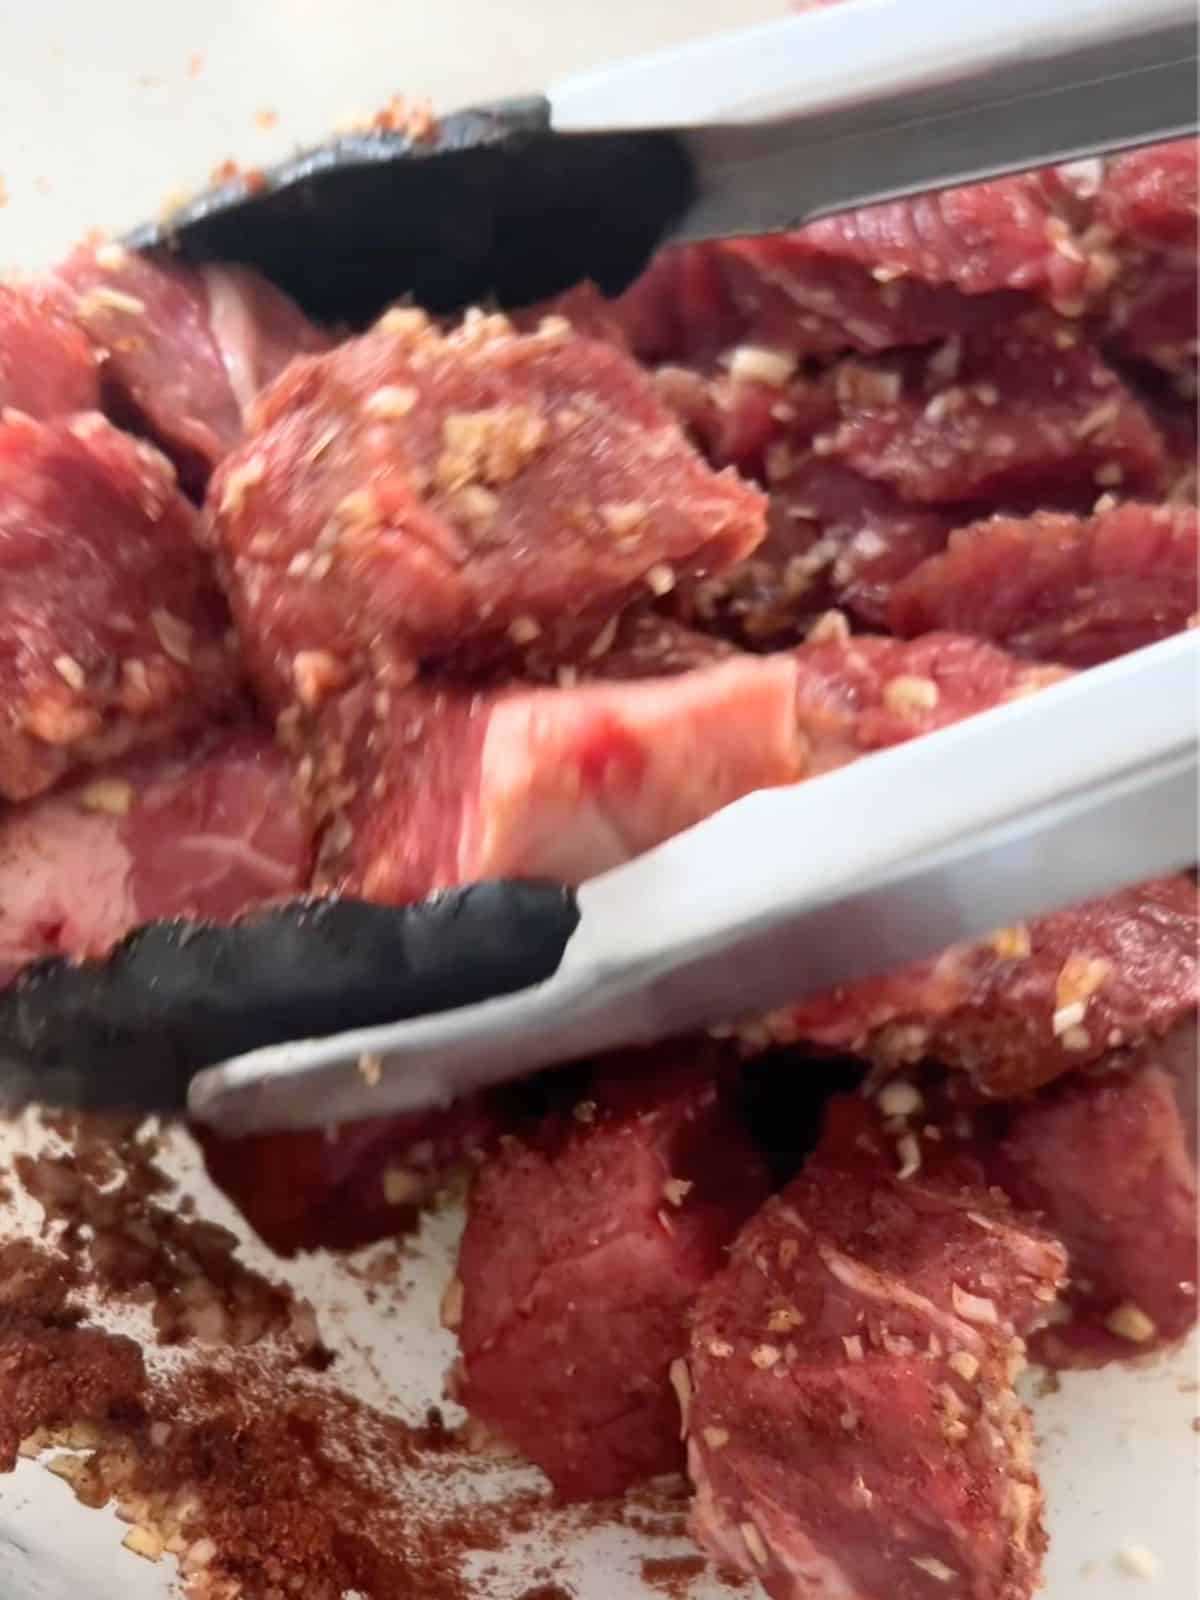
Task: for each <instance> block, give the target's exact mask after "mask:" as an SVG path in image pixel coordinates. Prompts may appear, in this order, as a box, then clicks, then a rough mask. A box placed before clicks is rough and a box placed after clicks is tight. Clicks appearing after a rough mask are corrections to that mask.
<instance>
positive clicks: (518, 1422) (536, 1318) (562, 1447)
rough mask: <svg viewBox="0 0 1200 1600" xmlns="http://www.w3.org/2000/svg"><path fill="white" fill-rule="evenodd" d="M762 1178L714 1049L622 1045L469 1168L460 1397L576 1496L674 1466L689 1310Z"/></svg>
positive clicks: (678, 1454)
mask: <svg viewBox="0 0 1200 1600" xmlns="http://www.w3.org/2000/svg"><path fill="white" fill-rule="evenodd" d="M698 1057H699V1059H697V1058H698ZM767 1187H768V1186H767V1178H766V1173H765V1170H764V1168H763V1166H762V1164H761V1162H760V1160H759V1158H758V1156H757V1155H756V1154H755V1152H754V1151H753V1150H752V1148H751V1146H750V1144H749V1141H748V1140H747V1138H746V1136H745V1134H744V1133H743V1132H742V1130H741V1128H740V1126H739V1124H738V1123H737V1121H736V1119H735V1118H734V1116H733V1114H732V1112H731V1110H730V1109H729V1106H728V1104H727V1102H726V1100H725V1097H724V1094H723V1092H722V1091H721V1089H720V1088H719V1087H718V1083H717V1080H716V1078H715V1077H714V1075H713V1057H712V1055H711V1053H709V1052H706V1050H705V1047H704V1046H696V1045H695V1044H691V1045H673V1046H664V1047H662V1048H661V1049H660V1050H658V1051H657V1052H655V1053H654V1054H652V1055H648V1056H647V1055H631V1056H628V1057H624V1058H615V1060H614V1063H613V1064H611V1065H607V1066H606V1067H605V1068H604V1069H602V1070H600V1071H599V1072H598V1073H597V1074H596V1076H595V1079H594V1081H593V1082H592V1083H591V1084H590V1086H589V1087H588V1088H587V1090H586V1093H585V1094H584V1096H583V1097H582V1098H581V1099H580V1100H579V1102H578V1103H577V1104H576V1105H575V1107H574V1109H573V1111H568V1112H566V1113H563V1114H560V1115H553V1116H551V1117H550V1118H548V1119H547V1120H546V1121H545V1122H544V1123H543V1124H542V1125H541V1126H540V1127H539V1128H538V1129H537V1130H536V1132H534V1133H533V1134H531V1135H530V1136H529V1137H528V1138H523V1139H513V1140H510V1141H506V1142H505V1144H504V1145H503V1147H502V1148H501V1150H500V1152H499V1154H498V1155H497V1156H496V1158H495V1159H494V1160H493V1161H491V1162H489V1163H488V1164H487V1165H486V1166H485V1167H484V1168H483V1169H482V1171H481V1172H480V1173H479V1175H478V1176H477V1178H476V1179H475V1184H474V1188H473V1191H472V1194H471V1199H470V1205H469V1209H468V1214H467V1227H466V1232H465V1233H464V1235H463V1240H462V1247H461V1250H460V1254H459V1263H458V1280H457V1282H456V1283H454V1284H452V1286H451V1292H450V1294H448V1296H447V1300H446V1311H447V1318H446V1320H447V1321H448V1322H450V1323H451V1324H453V1325H456V1326H457V1327H458V1330H459V1345H460V1350H461V1355H462V1360H461V1364H460V1369H459V1373H458V1380H457V1384H456V1392H457V1395H458V1398H459V1399H460V1400H461V1401H462V1403H463V1404H464V1405H465V1406H466V1407H467V1409H468V1410H469V1411H470V1412H471V1413H472V1414H473V1415H474V1416H476V1417H479V1418H480V1419H482V1420H483V1421H484V1422H485V1423H488V1424H490V1425H491V1426H492V1427H493V1428H495V1429H496V1430H497V1431H498V1432H499V1433H501V1434H502V1435H504V1436H505V1437H506V1438H507V1439H508V1440H509V1441H510V1442H511V1443H513V1444H515V1445H516V1446H517V1447H518V1448H519V1449H520V1450H521V1451H523V1453H524V1454H525V1455H527V1456H528V1457H529V1458H530V1459H531V1460H533V1461H534V1462H536V1463H537V1465H538V1466H540V1467H541V1468H542V1470H543V1471H544V1472H545V1473H546V1474H547V1476H548V1477H549V1478H550V1480H551V1482H552V1483H553V1484H554V1487H555V1489H556V1490H557V1492H558V1494H559V1495H560V1496H562V1497H563V1498H564V1499H568V1500H576V1499H588V1498H593V1497H605V1496H608V1495H614V1494H619V1493H620V1492H621V1490H623V1489H624V1488H626V1487H627V1486H628V1485H629V1484H631V1483H634V1482H637V1481H638V1480H639V1479H641V1478H645V1477H649V1476H652V1475H654V1474H658V1473H663V1472H671V1471H678V1470H680V1469H681V1468H682V1466H683V1446H682V1444H681V1442H680V1431H679V1411H678V1406H677V1404H676V1400H675V1397H674V1395H673V1394H672V1391H671V1386H670V1381H669V1377H668V1372H669V1368H670V1365H671V1362H672V1361H673V1360H674V1359H675V1358H677V1357H679V1356H680V1355H681V1354H682V1353H683V1349H684V1340H685V1335H684V1327H683V1317H684V1313H685V1311H686V1309H687V1307H688V1305H689V1304H690V1302H691V1300H692V1298H693V1296H694V1295H695V1294H696V1291H697V1290H698V1289H699V1288H700V1287H701V1285H702V1284H703V1283H704V1282H705V1281H706V1280H707V1279H708V1278H709V1277H710V1276H711V1275H712V1273H714V1272H715V1271H716V1270H717V1269H718V1268H719V1267H720V1266H721V1264H722V1262H723V1260H724V1252H725V1246H726V1245H727V1244H728V1243H729V1240H730V1239H731V1238H732V1237H733V1235H734V1233H735V1232H736V1231H737V1229H738V1228H739V1227H740V1225H741V1224H742V1223H743V1222H744V1221H745V1219H746V1218H747V1216H749V1215H750V1214H751V1212H753V1211H754V1210H755V1208H756V1207H757V1206H758V1205H759V1204H760V1203H761V1202H762V1200H763V1199H764V1198H765V1197H766V1194H767Z"/></svg>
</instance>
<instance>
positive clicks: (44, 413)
mask: <svg viewBox="0 0 1200 1600" xmlns="http://www.w3.org/2000/svg"><path fill="white" fill-rule="evenodd" d="M99 404H100V379H99V375H98V373H97V371H96V358H95V356H94V355H93V354H92V348H91V346H90V345H89V344H88V342H87V340H86V339H85V338H84V336H83V334H82V333H81V332H80V331H79V329H78V328H77V327H76V326H75V324H74V323H73V322H72V321H71V320H70V319H69V318H68V317H67V316H66V315H65V314H64V313H63V311H62V310H61V309H60V307H59V306H58V305H57V304H56V302H55V301H54V299H53V298H52V297H51V296H49V295H46V294H43V293H41V292H40V291H38V290H36V289H32V288H24V287H17V286H13V285H9V284H3V283H0V411H3V410H4V409H6V408H7V407H9V406H11V407H13V409H14V410H17V411H23V412H25V414H26V415H27V416H30V417H37V418H39V419H42V420H44V419H45V418H47V417H58V416H64V415H67V414H69V413H70V412H73V411H94V410H95V409H96V407H97V406H98V405H99Z"/></svg>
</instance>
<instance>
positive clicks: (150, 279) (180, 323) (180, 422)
mask: <svg viewBox="0 0 1200 1600" xmlns="http://www.w3.org/2000/svg"><path fill="white" fill-rule="evenodd" d="M55 280H56V284H57V286H58V287H59V290H60V292H63V293H64V304H65V307H66V309H68V310H69V311H70V312H71V313H72V314H73V315H74V317H75V319H76V321H77V322H78V323H79V325H80V327H82V328H83V330H84V331H85V333H86V334H87V336H88V338H89V339H90V340H91V341H92V344H93V345H94V346H95V348H96V350H97V351H98V352H99V354H100V356H101V359H102V361H103V363H104V378H105V388H106V391H107V392H108V393H109V395H110V397H111V399H112V402H113V405H114V408H115V410H116V412H117V413H119V415H120V418H121V419H122V420H125V419H130V420H133V421H136V422H137V423H138V424H139V425H140V426H142V427H144V428H145V429H146V430H147V431H148V432H149V433H150V434H151V435H152V436H153V437H154V438H155V439H156V440H157V441H158V442H159V443H160V444H161V445H162V446H163V448H164V449H165V450H167V451H168V452H169V453H170V454H171V455H172V456H173V457H174V458H175V460H176V462H177V464H178V466H179V468H180V471H181V472H182V473H184V475H185V476H186V477H187V479H188V481H189V483H196V484H200V485H202V484H203V482H204V480H205V479H206V478H207V476H208V473H209V471H210V470H211V469H212V467H213V466H214V465H215V464H216V463H217V462H218V461H219V460H220V459H221V457H222V456H224V455H225V454H226V453H227V452H228V451H229V450H231V449H232V448H233V446H234V445H235V444H236V443H237V441H238V440H239V438H240V437H241V433H242V420H243V416H244V413H245V410H246V408H247V406H248V405H249V404H250V402H251V400H253V398H254V396H255V394H256V393H257V392H258V390H259V389H260V388H262V387H263V386H264V385H265V384H267V383H269V382H271V380H272V379H273V378H275V377H276V376H277V375H278V374H279V373H280V372H281V371H282V370H283V368H284V367H285V366H286V365H287V363H288V362H289V361H290V360H291V358H292V357H293V356H294V355H297V354H299V353H300V352H302V351H315V350H323V349H325V348H327V346H328V344H329V340H328V338H327V336H326V335H325V334H324V333H322V332H321V331H320V330H319V329H317V328H315V327H314V326H313V325H312V323H310V322H309V321H308V319H307V318H306V317H305V316H304V315H303V313H302V312H301V311H300V310H299V308H298V307H296V306H295V305H293V303H292V302H291V301H290V300H289V299H288V298H287V296H286V295H284V294H283V293H282V292H281V291H280V290H278V289H276V288H275V287H274V286H273V285H272V284H269V283H268V282H267V281H266V279H265V278H260V277H259V276H258V275H257V274H256V273H253V272H251V271H249V270H248V269H247V268H245V267H205V268H202V269H199V270H197V269H194V268H191V267H185V266H182V265H179V264H177V263H174V262H164V261H161V260H153V261H152V260H150V259H149V258H147V257H145V256H140V255H136V254H133V253H131V252H128V251H126V250H124V249H122V248H121V246H120V245H112V244H109V245H101V246H99V247H95V246H92V245H83V246H81V247H80V248H79V249H78V250H76V251H75V252H74V253H73V254H72V255H71V256H70V257H68V259H67V260H66V261H65V262H64V263H63V265H62V266H61V267H60V268H59V269H58V271H57V273H56V275H55Z"/></svg>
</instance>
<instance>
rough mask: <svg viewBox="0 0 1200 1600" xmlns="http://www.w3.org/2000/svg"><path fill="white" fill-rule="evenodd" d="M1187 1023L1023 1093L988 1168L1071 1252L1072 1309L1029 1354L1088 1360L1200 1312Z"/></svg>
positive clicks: (1132, 1348)
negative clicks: (1044, 1089) (1026, 1097)
mask: <svg viewBox="0 0 1200 1600" xmlns="http://www.w3.org/2000/svg"><path fill="white" fill-rule="evenodd" d="M1195 1097H1196V1030H1195V1027H1194V1026H1193V1025H1188V1024H1184V1025H1183V1026H1182V1027H1180V1028H1178V1029H1176V1030H1175V1031H1174V1033H1173V1034H1172V1035H1171V1036H1170V1037H1169V1038H1168V1039H1164V1040H1161V1041H1160V1040H1155V1041H1154V1042H1152V1043H1150V1044H1147V1045H1145V1046H1143V1047H1142V1049H1141V1050H1139V1051H1137V1052H1121V1053H1118V1054H1116V1055H1114V1056H1112V1057H1110V1058H1108V1059H1107V1060H1105V1061H1104V1062H1101V1063H1100V1064H1099V1065H1098V1066H1097V1067H1095V1068H1093V1069H1091V1070H1089V1071H1087V1072H1081V1073H1076V1074H1074V1075H1073V1076H1071V1077H1069V1078H1066V1079H1064V1080H1063V1082H1062V1083H1061V1084H1057V1085H1055V1087H1054V1089H1053V1090H1051V1091H1049V1092H1048V1093H1046V1094H1044V1095H1039V1096H1037V1097H1036V1098H1034V1099H1032V1100H1030V1101H1027V1102H1021V1103H1019V1104H1018V1106H1017V1108H1016V1113H1015V1116H1014V1118H1013V1120H1012V1123H1011V1124H1010V1126H1009V1128H1008V1130H1007V1132H1006V1134H1005V1136H1004V1138H1003V1139H1002V1140H1001V1141H1000V1143H999V1146H998V1151H997V1159H994V1160H992V1161H989V1163H988V1166H989V1177H990V1178H991V1179H992V1181H993V1182H995V1183H999V1184H1000V1185H1001V1186H1002V1187H1003V1188H1004V1190H1005V1192H1006V1193H1008V1194H1009V1195H1011V1196H1012V1199H1013V1200H1014V1202H1015V1203H1016V1204H1017V1205H1018V1206H1021V1207H1023V1208H1024V1209H1026V1210H1027V1211H1029V1212H1031V1213H1033V1214H1037V1215H1040V1217H1041V1218H1042V1220H1043V1222H1044V1224H1045V1226H1046V1227H1048V1228H1049V1229H1050V1230H1051V1231H1052V1232H1053V1233H1054V1234H1055V1235H1056V1236H1057V1237H1058V1238H1060V1239H1061V1240H1062V1241H1063V1243H1064V1244H1065V1245H1066V1247H1067V1251H1068V1253H1069V1256H1070V1264H1071V1284H1070V1289H1069V1292H1068V1294H1067V1303H1068V1305H1069V1306H1070V1309H1071V1313H1072V1317H1071V1321H1070V1322H1067V1323H1062V1324H1058V1325H1056V1326H1054V1327H1052V1328H1048V1329H1046V1330H1045V1332H1043V1333H1042V1334H1040V1335H1039V1337H1038V1344H1037V1350H1038V1355H1039V1358H1040V1359H1042V1360H1045V1361H1049V1362H1050V1363H1051V1364H1053V1365H1055V1366H1080V1365H1082V1366H1091V1365H1095V1364H1099V1363H1101V1362H1104V1361H1112V1360H1119V1359H1122V1358H1124V1357H1128V1356H1129V1355H1132V1354H1141V1353H1144V1352H1145V1351H1147V1350H1150V1349H1153V1348H1155V1346H1157V1345H1159V1344H1166V1343H1170V1342H1172V1341H1174V1340H1176V1339H1180V1338H1182V1337H1183V1335H1184V1334H1185V1333H1187V1331H1188V1330H1189V1329H1190V1328H1191V1327H1192V1326H1193V1325H1194V1324H1195V1321H1196V1279H1197V1258H1196V1252H1197V1238H1196V1219H1197V1196H1196V1118H1195Z"/></svg>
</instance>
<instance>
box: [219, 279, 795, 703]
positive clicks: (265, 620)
mask: <svg viewBox="0 0 1200 1600" xmlns="http://www.w3.org/2000/svg"><path fill="white" fill-rule="evenodd" d="M210 505H211V507H212V511H213V518H214V522H215V524H216V527H217V531H218V534H219V537H220V539H221V541H222V544H223V546H224V550H225V554H226V558H227V563H228V569H229V579H230V587H231V592H232V594H233V601H234V609H235V613H236V614H237V616H238V619H239V623H240V626H241V630H242V634H243V640H244V643H245V646H246V648H247V650H248V652H249V655H250V660H251V663H252V666H253V669H254V671H255V673H256V676H257V679H258V682H259V684H260V686H261V687H262V689H263V692H264V694H266V695H267V696H268V697H269V698H271V699H272V700H273V701H275V702H276V703H277V704H278V703H285V702H287V701H289V700H292V699H295V698H298V699H299V700H300V702H301V703H302V704H305V705H307V706H310V707H311V706H313V705H316V704H318V703H319V702H320V700H321V699H322V698H323V696H324V695H325V694H327V693H328V692H330V690H332V689H335V688H337V687H339V686H340V685H341V684H342V683H344V682H345V680H346V679H347V677H348V676H349V675H351V674H352V673H353V672H355V671H356V670H358V668H359V667H360V666H361V665H362V664H363V658H364V657H365V656H367V655H373V657H374V659H375V662H376V663H378V661H379V660H380V658H381V657H387V658H390V660H391V662H392V665H393V667H394V668H395V669H396V670H397V671H398V672H399V673H401V674H404V673H408V674H410V675H411V673H412V671H413V670H415V665H416V663H417V662H418V661H420V660H423V659H425V658H435V659H436V658H438V657H441V656H446V655H452V656H453V657H454V659H455V663H456V664H457V665H459V666H462V665H464V663H469V662H470V661H471V660H473V659H477V658H478V659H489V658H494V657H496V656H498V655H503V654H507V655H508V656H509V657H511V656H512V655H513V653H514V651H519V650H520V649H521V648H522V647H523V646H527V645H529V644H531V643H533V642H534V641H537V644H538V649H539V651H548V650H553V651H554V652H555V653H557V654H558V655H559V657H560V659H563V658H565V659H572V658H577V657H580V656H583V655H585V654H586V652H587V650H588V649H589V648H592V647H594V644H595V640H596V638H597V636H598V635H599V634H601V632H602V630H603V628H604V627H605V626H606V625H607V624H608V622H609V619H610V618H611V617H612V616H613V614H614V613H615V612H616V611H618V610H619V609H620V607H621V606H622V605H624V604H626V603H627V602H628V601H629V600H630V598H631V597H632V596H634V595H637V594H641V595H648V594H650V593H657V594H661V593H664V592H666V591H667V590H669V589H670V588H671V587H672V585H673V584H674V582H675V577H676V570H677V569H678V571H679V572H680V573H681V574H687V573H691V572H705V571H710V570H720V569H721V568H722V567H724V566H727V565H728V564H730V563H731V562H732V561H735V560H737V559H738V558H739V557H740V556H742V555H744V554H745V553H746V552H747V551H748V550H750V549H752V548H753V546H754V545H755V544H756V543H757V542H758V540H759V539H760V538H761V537H762V530H763V523H764V520H765V504H764V502H763V500H762V497H761V496H760V495H759V494H758V493H757V492H756V491H754V490H753V489H751V488H749V487H748V486H747V485H744V484H742V483H741V482H740V481H739V480H738V479H737V478H736V477H735V476H734V475H733V474H731V473H730V474H724V475H721V476H715V475H714V474H713V473H712V472H711V471H710V470H709V469H708V468H707V467H706V466H705V465H704V464H703V462H702V461H701V460H700V459H699V457H698V456H697V455H696V454H695V452H694V451H693V450H692V449H691V447H690V446H689V445H688V444H687V442H686V441H685V440H684V438H683V436H682V433H681V431H680V429H679V426H678V424H677V423H676V422H675V421H674V420H673V419H672V418H671V416H670V414H669V413H668V412H667V411H666V410H665V409H664V408H663V407H662V406H661V405H660V404H659V402H658V401H657V400H656V399H655V396H654V391H653V385H652V384H651V383H650V381H649V379H648V378H646V377H645V376H644V375H643V374H642V373H641V372H639V371H638V369H637V367H636V366H635V365H634V363H633V362H632V361H631V360H630V359H629V358H627V357H625V356H623V355H622V354H621V353H620V352H619V351H617V350H615V349H613V348H612V347H611V346H609V345H605V344H600V343H597V342H595V341H592V340H583V339H579V338H577V337H575V336H574V335H572V334H571V332H570V330H569V328H567V326H566V324H565V323H564V324H561V325H555V324H551V326H550V329H549V330H548V331H543V332H541V333H537V334H533V335H516V334H514V333H513V332H512V329H511V324H509V323H508V322H507V320H506V319H504V318H501V317H494V318H487V317H482V316H479V317H476V318H473V319H472V318H469V319H468V320H467V321H466V322H465V323H464V324H463V326H462V327H460V328H458V329H456V330H455V331H454V332H452V333H450V334H449V335H446V336H442V335H441V334H439V333H438V332H437V331H436V330H435V329H434V328H433V326H432V324H430V323H429V322H428V321H427V320H426V319H425V318H423V317H422V315H421V313H420V312H415V311H399V312H390V313H388V314H387V315H386V316H385V317H384V318H383V319H382V320H381V322H380V323H379V324H378V325H377V327H376V328H375V329H374V330H373V331H372V332H371V333H370V334H368V335H366V336H365V337H364V338H361V339H357V340H352V341H350V342H349V343H348V344H345V345H343V346H341V347H340V348H339V349H338V350H336V351H334V352H333V353H332V354H331V355H329V356H327V357H324V358H322V359H318V360H308V361H301V362H297V363H296V364H295V365H293V367H292V369H291V372H290V374H289V375H287V376H286V377H285V378H284V379H282V380H281V381H280V382H279V383H277V384H276V385H275V386H274V388H273V389H272V390H271V391H270V392H269V394H267V395H265V396H264V397H263V399H262V400H261V401H260V402H259V404H258V407H257V409H256V415H255V427H254V430H253V431H252V435H251V437H250V439H249V440H248V441H247V443H246V444H245V445H244V446H243V447H242V449H241V450H240V451H239V452H237V453H236V454H235V455H234V456H233V457H232V458H231V459H230V460H228V461H226V462H225V463H224V465H223V466H222V468H221V470H220V472H219V473H218V475H217V477H216V479H215V480H214V483H213V486H212V490H211V493H210Z"/></svg>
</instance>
